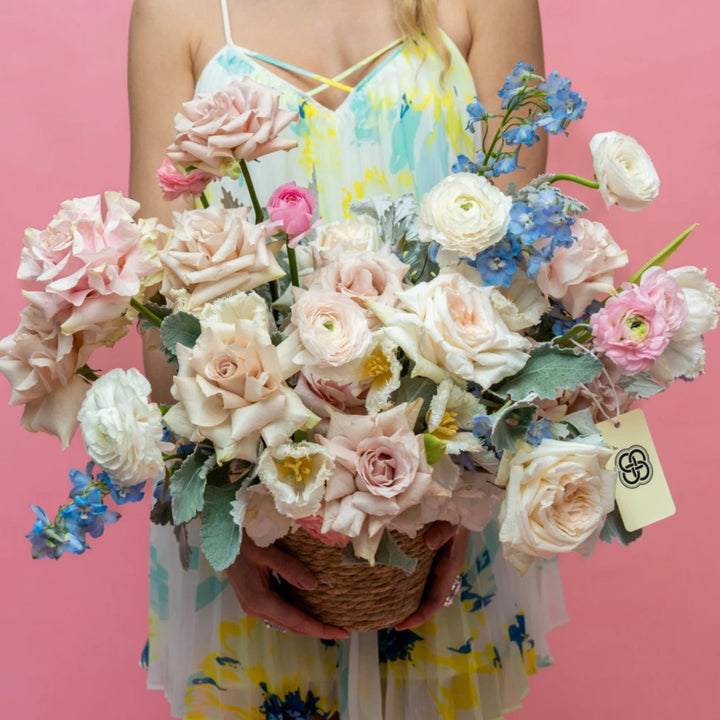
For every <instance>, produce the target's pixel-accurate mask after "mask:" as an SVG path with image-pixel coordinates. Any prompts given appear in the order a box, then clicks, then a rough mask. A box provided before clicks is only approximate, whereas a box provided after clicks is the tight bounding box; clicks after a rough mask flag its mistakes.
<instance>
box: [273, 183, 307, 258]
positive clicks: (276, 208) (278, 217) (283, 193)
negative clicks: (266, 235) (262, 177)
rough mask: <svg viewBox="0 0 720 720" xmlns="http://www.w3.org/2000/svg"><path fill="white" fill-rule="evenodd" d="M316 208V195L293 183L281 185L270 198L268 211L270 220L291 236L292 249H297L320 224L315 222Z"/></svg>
mask: <svg viewBox="0 0 720 720" xmlns="http://www.w3.org/2000/svg"><path fill="white" fill-rule="evenodd" d="M316 207H317V198H316V197H315V193H314V192H313V191H312V190H309V189H308V188H304V187H300V186H299V185H296V184H295V183H294V182H291V183H285V184H284V185H281V186H280V187H279V188H278V189H277V190H275V192H274V193H273V194H272V195H271V196H270V199H269V200H268V204H267V211H268V215H270V219H271V220H272V221H273V222H276V223H278V224H279V227H280V229H281V230H282V231H283V232H284V233H287V234H288V235H289V236H290V247H296V246H297V244H298V243H299V242H300V241H301V240H302V239H303V238H304V237H305V236H306V235H307V234H308V233H309V232H310V230H312V228H313V227H315V226H316V225H317V224H318V223H319V221H317V222H313V215H314V214H315V208H316Z"/></svg>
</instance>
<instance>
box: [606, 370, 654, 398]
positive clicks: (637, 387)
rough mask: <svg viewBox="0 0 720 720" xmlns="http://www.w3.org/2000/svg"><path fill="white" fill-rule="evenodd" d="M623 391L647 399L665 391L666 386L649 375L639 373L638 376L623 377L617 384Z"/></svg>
mask: <svg viewBox="0 0 720 720" xmlns="http://www.w3.org/2000/svg"><path fill="white" fill-rule="evenodd" d="M617 384H618V385H619V386H620V387H621V388H622V389H623V390H627V392H629V393H632V394H633V395H635V396H636V397H639V398H642V399H643V400H645V399H646V398H649V397H652V396H653V395H656V394H657V393H659V392H662V391H663V390H665V386H664V385H661V384H660V383H657V382H655V381H654V380H653V379H652V378H651V377H650V376H649V375H648V374H647V373H644V372H643V373H638V374H637V375H631V376H628V375H623V376H622V377H621V378H620V379H619V380H618V383H617Z"/></svg>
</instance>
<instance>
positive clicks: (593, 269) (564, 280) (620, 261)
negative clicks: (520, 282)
mask: <svg viewBox="0 0 720 720" xmlns="http://www.w3.org/2000/svg"><path fill="white" fill-rule="evenodd" d="M574 230H575V234H576V235H577V242H575V243H574V244H573V245H571V246H570V247H564V248H558V249H557V250H556V251H555V254H554V255H553V258H552V260H551V261H550V262H549V263H543V264H542V265H540V269H539V270H538V273H537V276H536V281H537V284H538V287H539V288H540V289H541V290H542V291H543V293H545V295H548V296H550V297H552V298H555V299H556V300H561V301H562V304H563V305H564V307H565V308H566V309H567V311H568V312H569V313H570V315H571V316H572V317H574V318H577V317H580V315H582V313H583V310H585V308H586V307H587V306H588V305H589V304H590V303H591V302H592V301H593V300H594V299H595V298H596V297H598V296H599V295H612V294H613V293H614V292H615V281H614V279H613V273H614V272H615V270H618V269H619V268H621V267H624V266H625V265H627V261H628V259H627V251H625V250H621V249H620V247H619V246H618V244H617V243H616V242H615V241H614V240H613V239H612V237H611V236H610V233H609V232H608V230H607V228H606V227H605V226H604V225H602V224H601V223H598V222H591V221H589V220H585V219H584V218H581V219H580V220H578V221H577V223H576V224H575V227H574Z"/></svg>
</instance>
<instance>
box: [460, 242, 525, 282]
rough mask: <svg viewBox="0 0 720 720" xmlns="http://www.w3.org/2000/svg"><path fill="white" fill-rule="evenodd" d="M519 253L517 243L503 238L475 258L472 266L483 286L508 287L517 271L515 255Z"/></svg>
mask: <svg viewBox="0 0 720 720" xmlns="http://www.w3.org/2000/svg"><path fill="white" fill-rule="evenodd" d="M519 251H520V245H519V243H517V241H515V240H512V239H510V238H504V239H503V240H501V241H500V242H499V243H496V244H495V245H493V246H492V247H489V248H488V249H487V250H483V251H482V252H481V253H478V255H477V256H476V257H475V260H474V261H473V263H472V264H473V265H474V266H475V268H476V270H477V271H478V272H479V273H480V275H481V276H482V279H483V282H484V283H485V285H500V286H502V287H508V286H509V285H510V283H511V282H512V278H513V275H514V274H515V271H516V270H517V261H516V259H515V258H516V255H517V253H518V252H519Z"/></svg>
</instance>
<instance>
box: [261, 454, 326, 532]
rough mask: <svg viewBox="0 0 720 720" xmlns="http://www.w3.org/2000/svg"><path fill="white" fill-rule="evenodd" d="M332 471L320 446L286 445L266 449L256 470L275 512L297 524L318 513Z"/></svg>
mask: <svg viewBox="0 0 720 720" xmlns="http://www.w3.org/2000/svg"><path fill="white" fill-rule="evenodd" d="M332 468H333V459H332V457H331V456H330V455H329V454H328V453H327V452H326V451H325V450H324V448H323V447H322V445H318V444H317V443H312V442H299V443H292V442H289V443H284V444H282V445H280V446H279V447H275V448H267V449H266V450H265V451H264V452H263V453H262V455H260V460H259V462H258V468H257V470H258V476H259V478H260V482H261V483H262V484H263V485H264V486H265V487H266V488H267V489H268V490H269V491H270V494H271V495H272V496H273V498H274V500H275V507H276V508H277V509H278V512H280V513H282V514H283V515H286V516H288V517H291V518H293V519H295V520H297V519H300V518H303V517H306V516H308V515H314V514H315V513H316V512H317V511H318V510H319V509H320V504H321V503H322V499H323V495H324V493H325V482H326V481H327V479H328V477H330V474H331V473H332Z"/></svg>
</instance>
